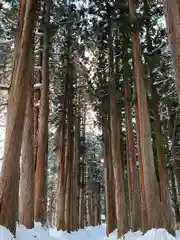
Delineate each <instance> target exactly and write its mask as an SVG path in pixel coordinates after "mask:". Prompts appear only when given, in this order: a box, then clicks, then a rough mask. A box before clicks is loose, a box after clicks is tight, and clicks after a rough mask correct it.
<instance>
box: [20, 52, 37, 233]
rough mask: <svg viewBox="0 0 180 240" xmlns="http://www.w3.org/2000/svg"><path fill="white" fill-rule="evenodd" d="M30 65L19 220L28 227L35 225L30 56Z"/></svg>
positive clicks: (32, 82)
mask: <svg viewBox="0 0 180 240" xmlns="http://www.w3.org/2000/svg"><path fill="white" fill-rule="evenodd" d="M30 58H31V59H30V64H29V67H30V69H31V71H30V73H29V77H30V78H31V83H30V87H29V90H28V99H27V103H26V115H25V123H24V133H23V144H22V156H21V174H20V198H19V222H20V223H21V224H23V225H24V226H26V227H27V228H33V226H34V121H33V115H34V114H33V113H34V94H33V93H34V89H33V85H34V79H33V76H32V73H33V61H32V56H31V57H30Z"/></svg>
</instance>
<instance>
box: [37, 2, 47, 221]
mask: <svg viewBox="0 0 180 240" xmlns="http://www.w3.org/2000/svg"><path fill="white" fill-rule="evenodd" d="M44 7H45V15H44V43H43V60H42V84H41V99H40V114H39V131H38V149H37V163H36V172H35V220H36V221H38V222H41V223H43V224H44V223H45V222H46V214H47V158H48V117H49V3H48V2H47V3H45V5H44Z"/></svg>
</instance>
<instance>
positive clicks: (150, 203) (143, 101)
mask: <svg viewBox="0 0 180 240" xmlns="http://www.w3.org/2000/svg"><path fill="white" fill-rule="evenodd" d="M129 9H130V17H131V21H132V42H133V57H134V70H135V75H136V87H137V100H138V116H139V122H140V144H141V156H142V165H143V174H144V186H145V196H146V206H147V216H148V227H149V228H153V227H158V226H159V224H160V222H161V216H160V213H161V211H160V200H159V199H158V198H157V196H158V184H157V178H156V172H155V166H154V156H153V149H152V142H151V132H150V123H149V112H148V104H147V96H146V91H145V86H144V79H143V68H142V62H141V47H140V38H139V31H138V27H137V21H136V4H135V1H133V0H129Z"/></svg>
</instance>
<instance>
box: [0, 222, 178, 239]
mask: <svg viewBox="0 0 180 240" xmlns="http://www.w3.org/2000/svg"><path fill="white" fill-rule="evenodd" d="M13 239H14V238H13V236H12V234H11V233H10V232H9V231H8V230H7V229H6V228H4V227H2V226H0V240H13ZM57 239H59V240H90V239H93V240H104V239H109V240H115V239H117V238H116V232H114V233H112V234H111V235H110V237H109V238H106V237H105V225H102V226H99V227H88V228H86V229H83V230H79V231H77V232H73V233H71V234H69V233H67V232H62V231H57V230H56V229H53V228H47V229H45V228H43V227H41V226H40V224H36V225H35V227H34V228H33V229H30V230H27V229H26V228H25V227H24V226H18V227H17V233H16V240H57ZM125 240H180V231H176V238H174V237H173V236H172V235H170V234H169V233H168V232H167V231H166V230H165V229H152V230H150V231H148V232H147V233H146V234H145V235H142V233H141V232H140V231H139V232H135V233H132V232H128V233H126V234H125Z"/></svg>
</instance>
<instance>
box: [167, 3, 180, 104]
mask: <svg viewBox="0 0 180 240" xmlns="http://www.w3.org/2000/svg"><path fill="white" fill-rule="evenodd" d="M163 3H164V12H165V17H166V26H167V32H168V36H169V43H170V47H171V55H172V60H173V65H174V69H175V73H176V88H177V93H178V99H179V104H180V2H179V0H172V1H171V2H170V1H168V0H163Z"/></svg>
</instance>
